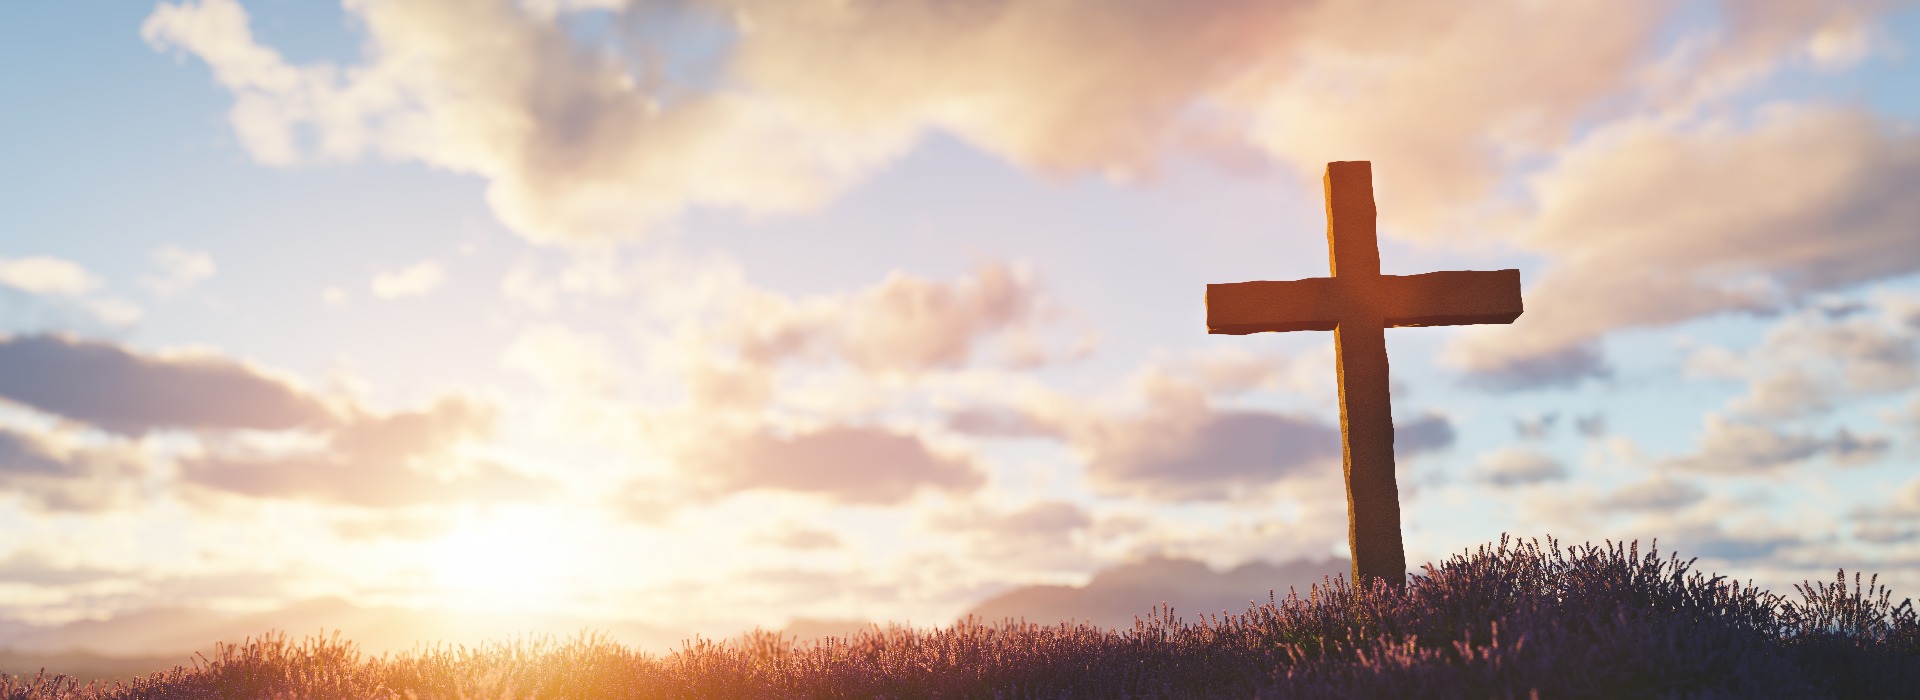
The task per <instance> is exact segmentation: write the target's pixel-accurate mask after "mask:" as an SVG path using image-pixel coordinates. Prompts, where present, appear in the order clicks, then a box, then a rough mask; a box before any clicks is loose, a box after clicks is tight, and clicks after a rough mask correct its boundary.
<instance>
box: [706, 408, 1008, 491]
mask: <svg viewBox="0 0 1920 700" xmlns="http://www.w3.org/2000/svg"><path fill="white" fill-rule="evenodd" d="M684 458H685V460H686V462H687V466H688V467H690V468H691V469H690V472H691V474H692V475H693V476H695V477H696V478H706V479H708V480H709V481H710V484H711V485H712V486H714V487H716V488H718V489H720V490H723V491H746V490H755V489H767V490H778V491H794V492H798V493H807V494H814V495H818V496H823V497H826V498H828V499H831V500H835V501H839V502H843V503H866V504H892V503H900V502H902V501H905V500H907V498H909V497H911V496H912V495H913V493H914V492H915V491H918V490H920V489H922V488H932V489H941V490H949V491H971V490H973V489H975V488H978V487H979V486H980V485H981V484H982V483H984V482H985V478H984V477H982V476H981V475H980V472H979V470H978V469H976V468H975V467H974V465H973V464H972V463H971V462H969V461H967V460H965V459H961V458H956V457H947V456H943V455H938V454H935V453H934V452H932V451H931V450H928V449H927V446H926V444H925V443H924V442H922V441H921V440H920V438H919V437H916V436H914V435H910V434H906V433H898V432H894V431H891V430H887V429H885V428H875V427H865V426H836V427H831V428H827V429H824V430H819V431H816V432H811V433H803V434H800V435H794V436H776V435H770V434H768V433H765V432H760V433H755V434H753V435H750V436H747V437H745V438H741V439H737V440H718V441H715V442H714V443H710V444H707V445H702V446H701V447H699V448H698V449H696V450H693V451H691V452H690V453H689V454H687V455H685V456H684Z"/></svg>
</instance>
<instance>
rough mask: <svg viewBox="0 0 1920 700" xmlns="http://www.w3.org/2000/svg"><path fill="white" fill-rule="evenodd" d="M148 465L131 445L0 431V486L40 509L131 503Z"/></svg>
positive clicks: (87, 508) (83, 508)
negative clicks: (80, 442) (99, 444)
mask: <svg viewBox="0 0 1920 700" xmlns="http://www.w3.org/2000/svg"><path fill="white" fill-rule="evenodd" d="M150 462H151V458H150V457H149V456H147V455H146V454H144V453H143V452H142V451H141V450H140V449H138V448H137V447H135V446H132V445H109V446H104V447H102V446H87V445H80V444H75V441H74V440H73V439H72V438H71V437H69V436H66V435H61V434H58V433H51V432H27V431H22V430H16V429H11V428H6V427H0V484H4V485H5V487H6V490H7V493H8V494H10V495H12V496H15V497H18V498H20V499H22V500H24V501H25V502H26V503H27V504H28V505H30V506H32V507H34V508H36V509H38V510H42V511H79V512H100V511H109V510H117V509H120V508H123V507H128V506H133V505H137V504H139V503H140V502H141V500H142V499H141V496H142V495H143V491H144V490H145V488H146V485H145V483H144V482H145V479H146V477H148V476H149V475H150V474H151V473H152V471H151V466H150ZM9 580H13V579H9Z"/></svg>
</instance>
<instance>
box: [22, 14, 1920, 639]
mask: <svg viewBox="0 0 1920 700" xmlns="http://www.w3.org/2000/svg"><path fill="white" fill-rule="evenodd" d="M1616 5H1617V4H1613V3H1563V4H1555V5H1552V6H1532V5H1529V4H1528V3H1520V2H1511V3H1508V2H1483V3H1474V4H1470V5H1463V6H1450V7H1445V8H1441V7H1433V8H1420V9H1418V10H1406V9H1404V8H1402V10H1401V11H1400V13H1399V14H1391V15H1389V14H1385V13H1383V12H1380V11H1373V10H1369V9H1368V8H1364V7H1359V6H1353V5H1341V4H1337V3H1326V2H1314V1H1309V0H1302V1H1301V2H1298V3H1293V4H1287V5H1280V4H1273V3H1262V2H1252V1H1247V2H1241V1H1236V0H1222V1H1220V2H1212V3H1200V4H1191V5H1187V4H1182V5H1179V6H1178V7H1179V9H1178V10H1177V11H1175V10H1170V9H1169V8H1172V7H1175V6H1174V5H1170V4H1156V3H1152V2H1141V3H1132V4H1124V5H1108V4H1102V3H1098V2H1091V1H1088V2H1060V3H1034V4H1013V3H1007V4H994V3H982V4H975V5H965V6H949V5H947V4H944V3H937V2H910V3H904V4H898V5H893V6H889V7H888V8H885V9H882V8H875V7H867V6H853V5H832V4H807V3H762V2H754V1H753V0H710V1H694V0H688V1H686V2H652V3H648V2H637V1H628V0H523V1H520V2H513V1H510V0H498V1H494V0H489V2H487V3H485V4H478V5H473V4H467V5H461V4H458V3H454V2H449V1H447V0H385V1H384V2H358V1H356V2H344V3H340V4H328V3H287V2H266V1H259V0H250V1H246V2H236V1H235V0H184V1H167V2H158V3H154V4H151V5H146V4H140V3H133V4H116V5H114V6H111V7H108V6H75V5H71V4H66V5H29V4H24V3H23V4H16V5H13V6H7V7H0V37H4V38H5V39H6V40H5V41H0V52H4V53H5V57H6V58H7V59H8V60H6V61H5V65H6V66H8V67H7V68H4V69H0V86H4V87H5V88H6V89H8V91H9V93H8V94H10V95H11V96H12V99H11V100H10V102H11V103H12V104H15V105H16V106H17V107H16V109H14V110H9V111H7V112H5V113H0V126H4V127H5V129H4V132H0V133H5V134H7V135H5V136H0V149H4V150H0V153H5V154H6V156H5V157H3V158H0V193H4V194H0V484H3V485H4V487H5V488H4V491H0V494H4V495H3V496H0V527H5V528H6V530H7V531H8V532H9V533H12V537H10V538H8V540H7V541H6V543H5V544H4V545H0V622H4V623H7V624H9V625H13V624H24V625H36V626H54V625H60V624H64V623H69V622H73V621H77V620H101V619H112V618H115V617H118V616H123V615H127V614H136V613H138V612H140V611H143V610H154V609H183V610H199V611H206V612H209V613H217V614H222V615H247V614H257V613H262V612H266V611H272V610H277V609H280V608H282V607H284V606H286V605H289V604H294V603H298V602H300V601H310V600H317V599H338V600H341V601H345V602H348V603H350V604H352V605H355V606H359V607H363V608H395V609H402V610H415V611H425V610H446V611H453V612H466V613H478V612H489V613H500V614H507V615H523V616H528V617H530V618H569V619H596V620H608V621H619V622H622V623H632V624H637V625H645V626H648V627H651V628H656V629H660V630H667V631H671V632H672V633H675V634H701V635H704V636H706V637H708V638H727V637H730V636H732V635H734V634H737V633H739V632H743V631H745V630H749V629H753V628H755V627H760V628H764V629H769V630H777V629H783V628H786V627H788V626H789V625H792V624H794V621H795V620H804V621H815V622H818V621H854V620H859V621H867V622H877V623H885V622H888V621H898V622H907V621H917V622H918V623H925V624H945V623H946V622H948V621H950V620H953V619H955V618H956V617H958V616H959V615H961V614H963V613H964V612H965V611H968V610H973V609H976V608H977V607H978V606H980V605H982V604H983V603H985V602H987V601H989V600H993V599H996V597H999V596H1002V595H1005V594H1009V593H1010V592H1015V591H1023V590H1032V589H1033V587H1036V586H1059V585H1065V586H1081V585H1085V584H1087V583H1088V582H1089V581H1091V580H1093V578H1094V577H1095V576H1097V575H1098V574H1099V573H1101V572H1103V571H1113V570H1115V569H1116V568H1122V567H1126V566H1129V565H1134V564H1138V563H1139V562H1143V561H1153V560H1155V558H1166V559H1173V560H1183V561H1194V562H1201V563H1204V564H1205V565H1207V566H1208V567H1210V569H1211V570H1212V571H1213V572H1214V573H1215V574H1216V575H1218V576H1220V577H1226V576H1227V572H1230V571H1232V570H1233V569H1235V567H1241V566H1250V565H1262V566H1276V567H1278V566H1285V565H1289V564H1292V563H1295V562H1306V561H1314V562H1317V561H1325V560H1327V559H1328V558H1333V557H1338V558H1346V557H1348V556H1349V554H1350V553H1349V552H1347V551H1346V547H1347V513H1346V508H1347V501H1346V495H1345V491H1344V487H1343V485H1342V480H1341V458H1340V444H1339V434H1340V413H1339V408H1338V396H1337V391H1336V384H1335V380H1336V377H1335V368H1334V352H1333V334H1331V333H1260V334H1254V335H1246V336H1209V335H1208V334H1207V324H1206V320H1205V318H1206V317H1205V313H1206V309H1205V306H1204V304H1203V303H1202V299H1203V295H1204V294H1205V291H1206V285H1208V284H1219V283H1234V282H1244V281H1252V280H1292V279H1302V278H1310V277H1324V276H1327V274H1328V269H1327V267H1328V262H1327V260H1328V254H1329V253H1328V250H1327V241H1326V233H1325V232H1326V225H1327V222H1326V219H1325V216H1326V211H1325V208H1324V207H1323V206H1322V202H1321V189H1320V173H1321V170H1322V168H1324V167H1325V164H1326V163H1327V162H1330V161H1337V160H1365V161H1371V163H1372V178H1373V187H1374V188H1375V192H1376V200H1377V203H1378V212H1379V217H1380V243H1379V246H1380V259H1381V265H1382V271H1383V272H1385V273H1388V274H1418V273H1425V272H1430V271H1437V270H1496V269H1505V268H1517V269H1519V270H1520V274H1521V283H1522V285H1523V286H1522V295H1523V298H1524V301H1525V308H1526V311H1525V313H1524V314H1523V315H1521V316H1520V317H1519V318H1518V319H1517V320H1516V321H1515V322H1514V323H1513V324H1511V325H1507V326H1472V327H1462V328H1403V329H1395V330H1392V331H1389V332H1387V333H1386V345H1387V352H1388V358H1389V362H1390V363H1391V371H1392V388H1393V404H1394V405H1393V417H1394V422H1395V424H1396V426H1397V445H1396V455H1397V459H1398V466H1397V476H1398V480H1399V504H1400V508H1401V513H1402V533H1403V537H1404V540H1405V547H1406V559H1407V563H1408V568H1409V571H1410V572H1417V571H1418V569H1419V566H1420V565H1421V564H1423V563H1427V562H1438V561H1441V560H1443V559H1445V558H1446V557H1448V556H1450V555H1452V554H1455V553H1458V552H1460V551H1461V550H1463V549H1470V548H1473V547H1477V546H1479V545H1482V544H1486V543H1488V542H1491V541H1494V540H1496V539H1498V538H1499V536H1500V534H1501V533H1511V534H1513V535H1515V536H1519V537H1536V536H1537V537H1543V538H1544V537H1545V536H1546V535H1549V534H1551V535H1554V536H1556V537H1558V538H1559V539H1560V540H1561V541H1562V542H1563V543H1568V544H1572V543H1579V542H1589V541H1590V542H1601V541H1604V540H1613V541H1625V540H1639V541H1641V542H1643V543H1651V542H1652V541H1654V540H1656V539H1657V541H1658V543H1659V546H1660V549H1661V550H1662V551H1663V552H1675V553H1678V554H1680V555H1682V556H1684V557H1699V559H1700V561H1699V563H1698V564H1697V565H1696V567H1695V568H1696V569H1698V570H1707V571H1713V572H1716V573H1720V574H1724V575H1727V576H1728V577H1729V578H1734V579H1738V580H1743V581H1744V580H1748V579H1751V580H1753V581H1755V582H1756V583H1758V584H1760V585H1761V586H1762V587H1765V588H1770V589H1772V590H1774V591H1776V592H1778V591H1781V590H1787V589H1789V587H1790V586H1791V584H1793V583H1798V582H1800V581H1802V580H1826V579H1827V578H1829V577H1830V576H1831V574H1832V572H1833V570H1834V569H1835V568H1844V569H1846V570H1847V571H1850V572H1851V571H1865V572H1873V573H1878V574H1879V575H1880V581H1881V583H1883V584H1886V585H1887V586H1889V587H1890V588H1891V589H1892V590H1893V591H1894V593H1895V594H1896V595H1899V596H1912V595H1915V594H1916V593H1920V474H1916V473H1915V472H1914V470H1913V467H1914V466H1915V465H1916V460H1920V274H1916V273H1920V128H1916V127H1920V89H1916V88H1920V80H1916V79H1915V77H1914V76H1916V75H1920V72H1917V71H1916V70H1915V66H1914V61H1915V58H1914V52H1915V51H1916V49H1917V48H1920V4H1916V3H1911V2H1902V3H1891V4H1887V3H1878V4H1876V3H1870V2H1839V3H1831V4H1828V5H1825V6H1822V7H1817V8H1816V7H1804V6H1800V5H1796V4H1795V3H1777V4H1768V3H1715V2H1705V1H1675V2H1665V3H1660V2H1655V3H1644V4H1638V5H1633V6H1628V7H1620V6H1616ZM461 8H464V9H461ZM1223 580H1224V578H1223ZM1155 602H1158V601H1142V603H1141V604H1140V610H1141V611H1142V612H1144V611H1145V610H1146V609H1147V608H1148V607H1150V606H1151V605H1152V604H1153V603H1155ZM1195 612H1212V611H1195ZM7 629H12V628H11V627H9V628H7ZM0 632H5V630H0Z"/></svg>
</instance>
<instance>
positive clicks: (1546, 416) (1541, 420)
mask: <svg viewBox="0 0 1920 700" xmlns="http://www.w3.org/2000/svg"><path fill="white" fill-rule="evenodd" d="M1559 420H1560V414H1559V413H1557V412H1552V411H1549V412H1547V413H1543V414H1539V415H1533V416H1525V417H1521V418H1515V419H1514V420H1513V432H1514V434H1515V435H1516V436H1518V437H1519V438H1520V439H1522V440H1542V439H1545V438H1546V437H1547V435H1548V434H1550V433H1552V432H1553V424H1554V423H1556V422H1558V421H1559Z"/></svg>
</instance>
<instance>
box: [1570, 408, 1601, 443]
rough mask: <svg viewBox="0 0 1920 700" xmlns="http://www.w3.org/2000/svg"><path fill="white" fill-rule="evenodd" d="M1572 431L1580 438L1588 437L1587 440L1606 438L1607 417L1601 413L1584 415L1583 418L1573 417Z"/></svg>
mask: <svg viewBox="0 0 1920 700" xmlns="http://www.w3.org/2000/svg"><path fill="white" fill-rule="evenodd" d="M1573 429H1574V430H1575V431H1578V432H1579V433H1580V436H1581V437H1589V438H1598V437H1606V435H1607V416H1606V414H1603V413H1594V414H1590V415H1584V416H1574V418H1573Z"/></svg>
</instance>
